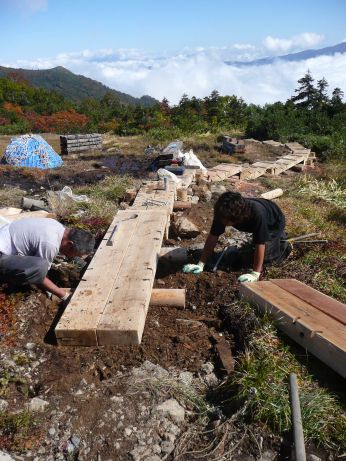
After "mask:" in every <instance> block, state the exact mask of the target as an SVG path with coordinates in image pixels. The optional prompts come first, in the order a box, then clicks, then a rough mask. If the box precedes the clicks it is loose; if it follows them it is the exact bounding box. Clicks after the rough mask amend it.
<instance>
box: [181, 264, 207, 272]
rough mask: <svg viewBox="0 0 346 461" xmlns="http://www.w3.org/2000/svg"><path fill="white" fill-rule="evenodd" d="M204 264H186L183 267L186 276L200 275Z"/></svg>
mask: <svg viewBox="0 0 346 461" xmlns="http://www.w3.org/2000/svg"><path fill="white" fill-rule="evenodd" d="M203 269H204V263H202V261H200V262H199V263H198V264H185V266H184V267H183V272H184V273H185V274H200V273H201V272H203Z"/></svg>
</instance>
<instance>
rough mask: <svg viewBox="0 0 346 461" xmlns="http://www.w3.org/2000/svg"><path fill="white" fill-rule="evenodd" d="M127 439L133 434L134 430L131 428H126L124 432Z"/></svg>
mask: <svg viewBox="0 0 346 461" xmlns="http://www.w3.org/2000/svg"><path fill="white" fill-rule="evenodd" d="M124 434H125V437H130V435H131V434H132V429H131V428H130V427H126V428H125V430H124Z"/></svg>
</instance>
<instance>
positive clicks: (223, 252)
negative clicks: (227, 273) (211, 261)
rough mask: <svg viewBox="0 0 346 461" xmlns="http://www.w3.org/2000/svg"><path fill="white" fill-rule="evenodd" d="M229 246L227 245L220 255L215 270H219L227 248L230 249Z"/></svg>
mask: <svg viewBox="0 0 346 461" xmlns="http://www.w3.org/2000/svg"><path fill="white" fill-rule="evenodd" d="M228 248H229V246H226V247H225V248H224V249H223V251H222V253H221V254H220V256H219V257H218V258H217V261H216V263H215V266H214V267H213V272H216V271H217V268H218V267H219V264H220V262H221V259H222V258H223V256H224V254H225V253H226V250H228Z"/></svg>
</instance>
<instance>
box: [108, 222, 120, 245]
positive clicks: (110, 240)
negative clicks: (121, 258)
mask: <svg viewBox="0 0 346 461" xmlns="http://www.w3.org/2000/svg"><path fill="white" fill-rule="evenodd" d="M118 229H119V224H116V225H115V226H114V229H113V230H112V232H111V235H110V236H109V238H108V240H107V243H106V246H107V247H111V246H113V241H114V237H115V234H116V233H117V231H118Z"/></svg>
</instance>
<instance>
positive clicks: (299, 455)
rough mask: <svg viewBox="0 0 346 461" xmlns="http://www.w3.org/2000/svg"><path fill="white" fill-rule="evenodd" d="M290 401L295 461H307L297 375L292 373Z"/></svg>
mask: <svg viewBox="0 0 346 461" xmlns="http://www.w3.org/2000/svg"><path fill="white" fill-rule="evenodd" d="M290 401H291V416H292V426H293V441H294V452H295V461H306V454H305V445H304V433H303V423H302V415H301V411H300V402H299V394H298V384H297V375H296V374H295V373H290Z"/></svg>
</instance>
